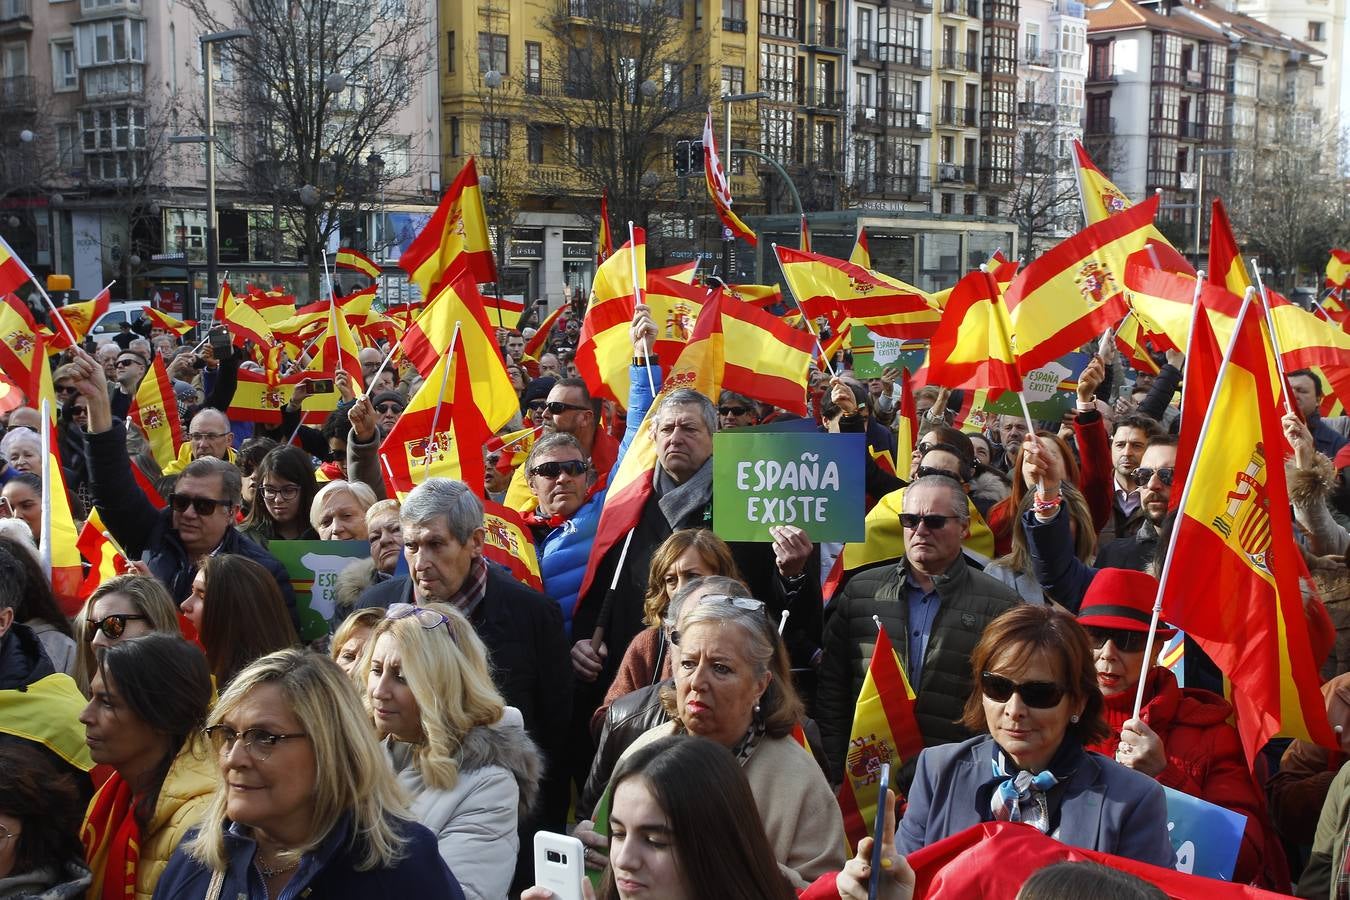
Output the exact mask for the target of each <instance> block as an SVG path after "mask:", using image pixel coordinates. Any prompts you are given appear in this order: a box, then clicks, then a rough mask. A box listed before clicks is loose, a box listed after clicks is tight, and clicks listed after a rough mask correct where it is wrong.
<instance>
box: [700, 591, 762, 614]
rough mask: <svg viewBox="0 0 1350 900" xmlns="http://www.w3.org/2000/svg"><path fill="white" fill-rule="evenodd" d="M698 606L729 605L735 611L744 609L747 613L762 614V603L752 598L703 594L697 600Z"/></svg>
mask: <svg viewBox="0 0 1350 900" xmlns="http://www.w3.org/2000/svg"><path fill="white" fill-rule="evenodd" d="M698 602H699V603H700V604H703V603H730V604H731V605H732V606H734V607H736V608H737V609H744V610H747V611H748V612H764V601H763V600H756V599H755V598H754V597H732V596H729V595H727V594H705V595H704V596H702V597H699V598H698Z"/></svg>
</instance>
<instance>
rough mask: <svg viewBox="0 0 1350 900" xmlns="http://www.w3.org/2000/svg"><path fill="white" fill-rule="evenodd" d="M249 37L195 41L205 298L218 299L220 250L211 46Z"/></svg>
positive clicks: (239, 31) (192, 310) (236, 31)
mask: <svg viewBox="0 0 1350 900" xmlns="http://www.w3.org/2000/svg"><path fill="white" fill-rule="evenodd" d="M247 37H252V33H251V32H250V31H249V30H248V29H246V28H231V29H230V30H229V31H213V32H211V33H210V34H204V35H202V36H201V37H200V38H198V40H199V41H200V42H201V45H202V81H203V82H205V84H206V292H207V295H208V296H211V297H218V296H219V293H220V291H219V287H218V286H217V284H216V269H217V267H218V266H219V265H220V247H219V246H218V245H217V242H216V92H215V78H214V76H213V72H214V68H215V65H214V64H215V46H216V44H223V43H226V42H227V41H235V40H239V39H240V38H247ZM187 301H188V307H189V309H188V316H189V318H196V317H197V298H196V296H195V294H194V293H193V291H192V288H191V285H189V286H188V297H187Z"/></svg>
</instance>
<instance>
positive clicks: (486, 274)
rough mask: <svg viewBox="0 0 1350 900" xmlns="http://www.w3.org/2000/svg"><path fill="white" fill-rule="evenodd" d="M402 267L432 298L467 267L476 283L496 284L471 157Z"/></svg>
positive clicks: (402, 258) (407, 252) (401, 259)
mask: <svg viewBox="0 0 1350 900" xmlns="http://www.w3.org/2000/svg"><path fill="white" fill-rule="evenodd" d="M398 266H399V268H400V269H402V270H403V271H405V272H407V273H408V277H409V279H410V280H411V281H412V282H413V283H414V284H416V285H417V286H418V287H419V288H421V289H422V296H423V297H427V298H430V297H431V296H432V295H434V294H436V293H437V292H438V290H439V288H440V287H441V286H442V285H443V284H444V283H445V282H446V281H447V280H448V279H449V278H451V277H452V276H453V275H454V270H456V269H457V268H461V267H462V268H464V269H465V270H466V271H467V272H468V273H469V274H470V276H472V278H473V279H474V281H476V282H487V281H496V280H497V264H496V261H495V259H494V257H493V253H492V242H491V240H490V239H489V237H488V226H487V213H486V212H485V211H484V209H483V195H482V193H481V191H480V190H479V187H478V167H477V166H476V165H475V164H474V161H473V157H472V156H471V157H469V161H468V162H466V163H465V164H464V168H462V169H460V170H459V174H458V175H457V176H455V180H454V182H453V183H451V185H450V189H449V190H447V191H446V192H445V196H444V197H442V198H441V202H440V205H439V206H437V207H436V212H435V213H433V214H432V216H431V219H430V220H429V221H428V222H427V224H426V227H425V228H423V229H422V231H421V233H420V234H418V235H417V237H416V238H414V239H413V242H412V243H411V244H409V245H408V249H406V250H404V251H403V255H402V256H400V257H399V260H398Z"/></svg>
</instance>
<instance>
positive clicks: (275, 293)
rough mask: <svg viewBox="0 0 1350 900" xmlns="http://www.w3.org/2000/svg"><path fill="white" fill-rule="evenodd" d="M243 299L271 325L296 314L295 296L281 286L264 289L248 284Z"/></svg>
mask: <svg viewBox="0 0 1350 900" xmlns="http://www.w3.org/2000/svg"><path fill="white" fill-rule="evenodd" d="M242 299H243V301H244V303H245V304H247V305H248V307H249V308H250V309H252V310H253V311H254V312H256V313H257V314H258V315H260V316H262V318H263V321H264V322H266V323H267V324H268V326H269V327H270V326H272V325H275V324H276V323H277V322H281V321H284V320H285V319H288V318H290V317H291V316H293V315H295V297H294V296H293V295H291V294H288V293H286V292H285V291H283V290H281V289H280V288H273V289H272V290H270V291H264V290H261V289H259V288H256V287H254V286H253V285H248V286H247V287H246V288H245V290H244V296H243V298H242Z"/></svg>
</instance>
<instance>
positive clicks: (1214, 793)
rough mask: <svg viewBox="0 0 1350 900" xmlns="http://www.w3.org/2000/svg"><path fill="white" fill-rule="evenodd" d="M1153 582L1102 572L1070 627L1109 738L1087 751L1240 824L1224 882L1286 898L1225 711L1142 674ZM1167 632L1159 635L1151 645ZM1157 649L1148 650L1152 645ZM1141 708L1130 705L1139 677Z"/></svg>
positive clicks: (1259, 803)
mask: <svg viewBox="0 0 1350 900" xmlns="http://www.w3.org/2000/svg"><path fill="white" fill-rule="evenodd" d="M1157 593H1158V580H1157V579H1156V578H1154V577H1153V576H1152V575H1148V574H1146V573H1144V572H1135V571H1132V570H1129V569H1101V570H1099V571H1098V572H1097V575H1096V577H1095V578H1093V579H1092V584H1091V586H1090V587H1089V588H1088V590H1087V594H1086V595H1085V596H1084V597H1083V605H1082V607H1081V608H1080V609H1079V612H1078V622H1079V624H1081V625H1082V626H1083V627H1084V628H1085V629H1087V633H1088V637H1089V638H1090V639H1091V642H1092V647H1093V654H1092V655H1093V659H1094V661H1095V663H1096V669H1097V686H1098V688H1100V689H1101V692H1102V697H1103V700H1104V708H1103V710H1102V714H1103V718H1104V719H1105V720H1106V724H1107V725H1109V726H1110V728H1111V736H1110V737H1108V738H1107V739H1105V740H1103V741H1099V742H1098V743H1096V744H1092V745H1090V746H1089V747H1088V749H1090V750H1096V751H1097V752H1099V753H1102V754H1105V755H1106V756H1110V757H1113V758H1114V759H1115V760H1116V761H1117V762H1119V763H1121V764H1122V765H1125V766H1129V767H1130V768H1132V769H1135V770H1137V771H1140V772H1143V773H1144V774H1146V775H1150V776H1152V777H1153V778H1155V779H1157V780H1158V782H1159V783H1160V784H1163V785H1165V786H1167V787H1170V788H1172V789H1174V790H1178V791H1182V792H1183V793H1187V794H1190V795H1191V796H1193V797H1199V798H1200V799H1202V800H1206V801H1208V802H1210V803H1213V804H1216V805H1218V806H1222V807H1224V808H1226V809H1230V810H1232V811H1233V812H1236V813H1240V814H1242V815H1245V816H1246V817H1247V830H1246V833H1245V834H1244V835H1243V837H1242V847H1241V849H1240V850H1239V851H1238V858H1237V865H1236V867H1235V868H1234V871H1233V881H1234V882H1235V883H1238V884H1243V883H1250V884H1256V885H1258V886H1260V887H1264V888H1269V889H1273V890H1280V891H1285V892H1288V890H1289V872H1288V870H1287V869H1286V867H1285V863H1284V853H1283V852H1282V850H1281V848H1280V845H1279V842H1278V839H1277V838H1276V837H1275V835H1274V830H1273V828H1272V827H1271V825H1270V818H1269V814H1268V813H1267V812H1266V801H1265V796H1264V794H1262V792H1261V790H1260V788H1258V787H1257V785H1256V782H1255V781H1254V780H1253V779H1252V776H1251V773H1250V771H1249V770H1248V768H1247V759H1246V757H1245V756H1244V755H1243V752H1242V742H1241V740H1240V739H1239V737H1238V732H1237V729H1236V728H1234V727H1233V726H1232V725H1230V724H1229V723H1228V719H1229V717H1230V716H1231V715H1232V713H1233V708H1232V707H1231V706H1230V705H1229V704H1228V701H1226V700H1224V699H1223V698H1222V697H1220V696H1219V695H1218V694H1214V693H1211V692H1209V691H1203V690H1199V689H1196V688H1183V687H1180V686H1179V685H1178V684H1177V679H1176V676H1175V675H1173V674H1172V672H1171V670H1170V669H1167V668H1165V667H1163V666H1156V665H1155V666H1152V667H1150V668H1149V669H1148V672H1147V674H1145V672H1144V644H1145V642H1146V641H1147V639H1148V626H1149V621H1150V619H1151V617H1152V610H1153V601H1154V598H1155V597H1156V595H1157ZM1175 634H1176V630H1175V629H1172V628H1167V627H1159V628H1158V642H1161V641H1165V640H1167V639H1168V638H1170V637H1172V636H1173V635H1175ZM1155 646H1156V643H1155ZM1141 677H1144V678H1146V679H1147V680H1146V682H1145V684H1144V705H1143V707H1142V708H1141V709H1140V712H1139V718H1138V719H1134V718H1131V717H1130V714H1131V713H1132V712H1133V711H1134V697H1135V693H1136V691H1137V689H1138V686H1139V679H1140V678H1141Z"/></svg>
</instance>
